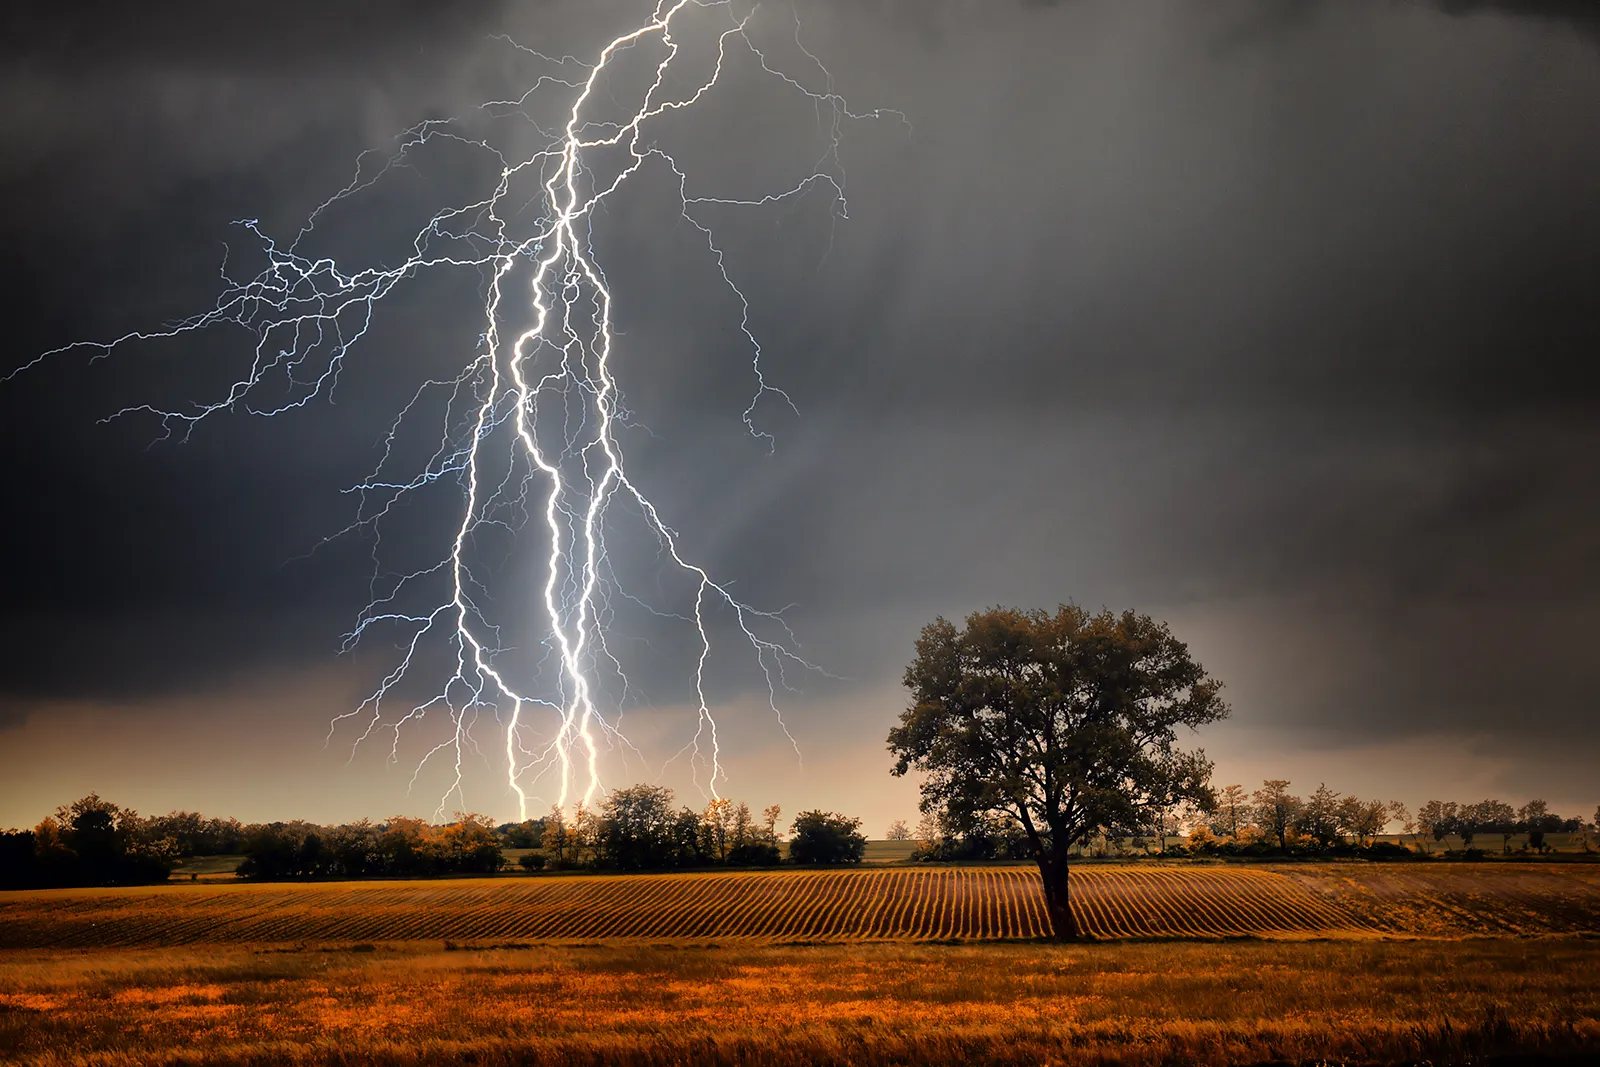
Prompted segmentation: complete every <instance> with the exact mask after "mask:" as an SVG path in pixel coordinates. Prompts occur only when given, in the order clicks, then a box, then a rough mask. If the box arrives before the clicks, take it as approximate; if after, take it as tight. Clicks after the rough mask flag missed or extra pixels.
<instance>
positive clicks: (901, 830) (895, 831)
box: [885, 819, 911, 841]
mask: <svg viewBox="0 0 1600 1067" xmlns="http://www.w3.org/2000/svg"><path fill="white" fill-rule="evenodd" d="M885 840H888V841H910V840H911V827H909V826H907V825H906V821H905V820H904V819H896V820H895V821H894V822H892V823H890V824H889V832H888V833H887V834H886V835H885Z"/></svg>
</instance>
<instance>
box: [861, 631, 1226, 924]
mask: <svg viewBox="0 0 1600 1067" xmlns="http://www.w3.org/2000/svg"><path fill="white" fill-rule="evenodd" d="M905 685H906V688H907V689H909V690H910V691H911V698H912V699H911V706H910V707H909V708H907V709H906V711H904V712H903V713H902V714H901V716H900V724H899V725H898V726H896V727H894V728H893V729H892V730H890V731H889V749H890V751H891V752H892V753H893V754H894V756H895V757H896V763H895V765H894V768H893V773H894V774H896V775H905V774H909V773H911V772H912V771H916V772H918V773H919V774H920V775H921V776H922V785H921V789H922V807H923V810H925V811H930V812H931V811H937V812H939V813H941V815H942V817H943V818H944V819H945V820H947V821H948V823H949V824H951V825H953V826H957V827H963V826H969V825H972V826H975V825H978V824H980V823H981V822H982V821H983V820H984V819H985V818H986V817H989V816H992V815H995V814H1000V815H1008V816H1011V817H1012V818H1015V819H1016V820H1017V821H1019V822H1020V823H1021V824H1022V826H1023V828H1024V830H1025V832H1026V834H1027V838H1028V841H1029V844H1030V845H1031V847H1032V849H1033V853H1034V856H1035V857H1036V859H1037V861H1038V863H1039V869H1040V873H1041V874H1042V875H1043V878H1044V885H1045V900H1046V903H1047V905H1048V908H1049V911H1050V917H1051V922H1052V924H1053V926H1054V928H1055V932H1056V936H1058V937H1060V938H1063V939H1071V938H1074V937H1076V936H1077V926H1076V923H1075V922H1074V920H1073V918H1072V910H1071V908H1070V906H1069V903H1068V890H1067V859H1068V855H1069V850H1070V849H1071V848H1072V846H1073V845H1074V844H1075V843H1076V842H1078V841H1081V840H1083V839H1084V838H1085V837H1087V836H1088V835H1089V834H1091V833H1093V832H1095V831H1096V830H1097V829H1100V828H1104V827H1125V826H1134V825H1141V824H1144V823H1147V822H1150V821H1151V819H1152V817H1153V816H1154V815H1155V814H1156V813H1157V812H1158V811H1164V810H1166V809H1170V808H1172V807H1174V806H1176V805H1178V804H1179V803H1183V802H1189V803H1191V804H1195V805H1198V806H1201V807H1207V808H1209V807H1210V806H1211V805H1212V804H1213V803H1214V799H1215V798H1214V797H1213V795H1212V792H1211V789H1210V786H1209V784H1208V782H1209V778H1210V772H1211V765H1210V763H1209V762H1208V761H1207V760H1206V758H1205V755H1204V753H1203V752H1201V751H1199V750H1193V751H1186V750H1184V749H1181V748H1179V746H1178V731H1179V729H1180V728H1182V729H1193V728H1196V727H1199V726H1203V725H1205V724H1207V723H1212V722H1216V721H1218V720H1220V719H1223V718H1225V717H1226V716H1227V714H1228V706H1227V704H1226V703H1225V702H1224V701H1223V700H1222V698H1221V696H1220V695H1219V691H1220V689H1221V683H1220V682H1218V681H1216V680H1215V679H1213V678H1211V677H1209V676H1208V675H1207V674H1206V673H1205V671H1204V670H1203V669H1202V668H1201V666H1200V665H1199V664H1198V663H1196V662H1195V661H1194V659H1193V658H1192V657H1191V656H1190V655H1189V650H1188V648H1187V646H1185V645H1184V644H1183V642H1181V641H1179V640H1178V639H1177V638H1176V637H1174V636H1173V634H1172V632H1171V630H1169V629H1168V628H1167V626H1166V625H1165V624H1164V623H1159V622H1157V621H1155V620H1154V619H1152V618H1150V616H1148V615H1142V614H1138V613H1135V612H1132V611H1127V612H1123V613H1121V614H1120V615H1119V614H1114V613H1112V612H1110V611H1104V610H1102V611H1100V612H1098V613H1095V614H1091V613H1089V612H1087V611H1085V610H1084V609H1082V608H1079V607H1077V606H1075V605H1070V604H1066V605H1062V606H1061V607H1060V608H1058V609H1057V610H1056V611H1055V612H1054V613H1050V612H1046V611H1042V610H1033V611H1023V610H1019V609H1015V608H1003V607H997V608H992V609H990V610H988V611H981V612H975V613H974V614H972V615H970V616H968V618H967V620H966V626H965V627H964V628H963V629H960V630H958V629H957V628H956V627H955V626H954V625H953V624H951V623H950V622H948V621H946V620H945V619H943V618H940V619H937V620H935V621H934V622H933V623H930V624H929V625H928V626H926V627H924V628H923V630H922V635H921V636H920V637H919V638H918V640H917V643H916V658H915V659H914V660H913V661H912V663H911V665H910V666H909V667H907V668H906V673H905Z"/></svg>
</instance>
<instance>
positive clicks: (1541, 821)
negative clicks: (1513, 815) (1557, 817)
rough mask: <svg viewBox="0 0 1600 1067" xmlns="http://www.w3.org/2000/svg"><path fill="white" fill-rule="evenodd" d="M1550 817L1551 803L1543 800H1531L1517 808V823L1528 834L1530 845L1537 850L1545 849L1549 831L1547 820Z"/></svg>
mask: <svg viewBox="0 0 1600 1067" xmlns="http://www.w3.org/2000/svg"><path fill="white" fill-rule="evenodd" d="M1549 817H1550V805H1548V804H1546V803H1545V802H1544V801H1542V800H1530V801H1528V802H1527V803H1526V804H1524V805H1522V807H1521V808H1519V809H1518V810H1517V823H1518V825H1519V827H1520V828H1521V829H1522V831H1523V832H1524V833H1526V834H1527V835H1528V847H1529V848H1531V849H1533V850H1534V851H1535V852H1543V851H1544V838H1545V834H1546V833H1547V832H1548V831H1547V830H1546V829H1545V822H1546V820H1547V819H1549Z"/></svg>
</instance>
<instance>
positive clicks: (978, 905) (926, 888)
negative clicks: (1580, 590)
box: [0, 866, 1600, 948]
mask: <svg viewBox="0 0 1600 1067" xmlns="http://www.w3.org/2000/svg"><path fill="white" fill-rule="evenodd" d="M1071 878H1072V882H1071V884H1072V894H1073V899H1074V903H1073V907H1074V911H1075V913H1076V914H1077V916H1078V921H1079V923H1080V925H1081V927H1082V928H1083V929H1084V930H1085V931H1086V932H1088V933H1091V934H1093V935H1095V936H1097V937H1108V938H1117V937H1199V938H1216V937H1228V936H1239V935H1257V936H1268V937H1272V936H1289V937H1292V936H1296V935H1300V936H1304V935H1307V934H1345V935H1352V934H1353V935H1358V936H1360V935H1369V936H1370V935H1380V934H1419V935H1424V936H1428V935H1432V936H1461V935H1463V934H1472V933H1484V934H1505V933H1551V932H1573V931H1594V932H1600V871H1595V870H1589V869H1577V868H1560V867H1551V868H1545V869H1540V870H1537V871H1533V870H1524V869H1519V870H1508V871H1501V870H1494V869H1488V868H1482V867H1473V868H1450V869H1441V870H1434V869H1431V868H1428V869H1415V870H1413V869H1410V868H1400V867H1396V868H1365V867H1363V868H1351V869H1345V868H1338V867H1333V866H1328V867H1312V868H1307V867H1297V868H1265V867H1183V866H1170V867H1159V866H1138V867H1135V866H1128V867H1110V866H1107V867H1099V866H1097V867H1085V868H1080V869H1078V870H1077V871H1075V872H1074V873H1073V874H1072V876H1071ZM1048 931H1049V925H1048V920H1047V919H1046V917H1045V911H1044V897H1043V894H1042V892H1041V889H1040V883H1039V878H1038V875H1037V873H1036V872H1035V871H1034V870H1033V869H1031V868H1027V867H996V868H987V869H979V868H953V869H919V870H889V871H871V870H850V871H837V872H831V871H830V872H821V871H784V872H761V873H715V874H677V875H636V876H618V877H606V876H578V877H534V878H496V879H476V880H470V881H433V882H345V883H322V884H290V885H284V884H278V885H223V886H217V885H194V886H182V885H176V886H156V887H148V888H137V889H105V890H49V891H40V892H29V893H13V894H5V895H0V947H9V948H46V947H58V948H89V947H105V946H142V945H183V944H206V943H263V942H269V943H270V942H304V941H316V942H349V941H358V942H359V941H409V940H455V941H467V942H484V941H528V940H535V941H597V940H647V941H691V942H705V941H712V940H717V941H721V940H730V939H737V940H741V941H755V942H786V941H828V942H845V941H862V940H899V941H930V940H946V939H962V940H982V939H993V938H1033V937H1041V936H1044V935H1046V934H1047V933H1048Z"/></svg>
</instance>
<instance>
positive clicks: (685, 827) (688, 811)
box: [672, 808, 711, 867]
mask: <svg viewBox="0 0 1600 1067" xmlns="http://www.w3.org/2000/svg"><path fill="white" fill-rule="evenodd" d="M672 865H673V866H675V867H709V866H710V865H711V856H710V855H709V854H708V853H707V852H706V851H705V834H704V833H703V832H702V829H701V816H700V813H699V812H698V811H695V810H694V809H693V808H683V809H681V810H680V811H679V812H678V814H677V817H676V818H675V819H674V820H673V823H672Z"/></svg>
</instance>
